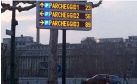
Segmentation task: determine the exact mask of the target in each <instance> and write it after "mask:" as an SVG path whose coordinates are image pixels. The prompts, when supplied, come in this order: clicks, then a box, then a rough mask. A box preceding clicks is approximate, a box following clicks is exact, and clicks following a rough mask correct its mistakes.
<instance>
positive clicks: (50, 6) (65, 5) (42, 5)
mask: <svg viewBox="0 0 137 84" xmlns="http://www.w3.org/2000/svg"><path fill="white" fill-rule="evenodd" d="M65 2H66V1H65ZM65 2H64V3H59V2H51V3H49V2H40V4H39V7H40V8H47V9H63V10H86V11H91V5H89V4H88V5H84V4H83V5H82V4H74V3H75V2H72V3H65ZM84 3H87V2H84Z"/></svg>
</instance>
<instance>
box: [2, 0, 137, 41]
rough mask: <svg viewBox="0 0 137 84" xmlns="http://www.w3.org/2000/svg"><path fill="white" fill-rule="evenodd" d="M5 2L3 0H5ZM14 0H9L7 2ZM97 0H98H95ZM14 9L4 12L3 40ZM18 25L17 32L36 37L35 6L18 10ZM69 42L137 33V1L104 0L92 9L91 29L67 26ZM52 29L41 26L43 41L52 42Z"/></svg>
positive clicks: (134, 34)
mask: <svg viewBox="0 0 137 84" xmlns="http://www.w3.org/2000/svg"><path fill="white" fill-rule="evenodd" d="M3 2H4V1H3ZM8 2H9V3H11V2H10V1H6V3H8ZM94 3H95V2H94ZM11 14H12V13H11V12H10V11H6V12H4V13H2V14H1V42H3V38H10V36H8V35H6V34H5V32H6V29H8V30H11ZM16 19H17V20H18V25H17V26H16V36H20V35H24V36H32V37H34V41H36V8H33V9H31V10H29V11H23V12H18V11H17V12H16ZM66 33H67V35H66V38H67V40H66V41H67V42H69V43H80V42H81V40H82V39H84V38H86V37H95V38H119V37H120V38H121V37H122V38H124V39H126V38H128V36H137V1H108V0H104V1H103V2H102V4H101V5H100V7H98V8H95V9H93V10H92V30H90V31H75V30H73V31H72V30H68V31H67V32H66ZM49 35H50V32H49V30H48V29H42V30H40V43H42V44H48V43H49ZM58 42H59V43H61V42H62V31H61V30H60V31H59V37H58Z"/></svg>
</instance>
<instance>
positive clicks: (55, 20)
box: [36, 1, 92, 30]
mask: <svg viewBox="0 0 137 84" xmlns="http://www.w3.org/2000/svg"><path fill="white" fill-rule="evenodd" d="M36 7H37V10H36V14H37V17H36V26H37V28H38V29H68V30H69V29H70V30H91V27H92V23H91V20H92V15H91V12H92V8H91V3H87V2H76V1H74V2H70V1H69V2H67V1H58V2H55V1H54V2H52V1H50V2H47V1H43V2H41V1H37V5H36Z"/></svg>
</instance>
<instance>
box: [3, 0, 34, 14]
mask: <svg viewBox="0 0 137 84" xmlns="http://www.w3.org/2000/svg"><path fill="white" fill-rule="evenodd" d="M14 3H15V4H16V5H17V4H19V3H24V4H26V3H28V4H32V5H30V6H26V7H21V6H18V7H16V5H15V6H10V5H9V4H5V3H2V2H1V6H2V8H1V13H3V12H5V11H6V10H10V11H12V10H13V9H17V10H18V11H19V12H21V11H27V10H30V9H32V8H34V7H36V1H14Z"/></svg>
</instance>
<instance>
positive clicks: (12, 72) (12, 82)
mask: <svg viewBox="0 0 137 84" xmlns="http://www.w3.org/2000/svg"><path fill="white" fill-rule="evenodd" d="M13 6H15V2H14V1H13ZM11 22H12V23H11V32H12V35H11V57H10V84H15V63H14V59H15V26H16V25H17V21H16V19H15V9H13V10H12V21H11Z"/></svg>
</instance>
